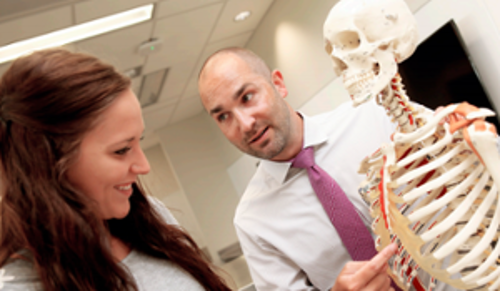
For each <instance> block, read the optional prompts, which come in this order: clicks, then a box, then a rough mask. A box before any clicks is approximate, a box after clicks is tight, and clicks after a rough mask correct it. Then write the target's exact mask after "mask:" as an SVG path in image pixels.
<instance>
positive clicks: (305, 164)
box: [292, 147, 314, 169]
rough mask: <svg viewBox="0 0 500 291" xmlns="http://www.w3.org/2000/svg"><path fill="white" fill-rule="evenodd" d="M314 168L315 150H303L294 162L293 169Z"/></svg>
mask: <svg viewBox="0 0 500 291" xmlns="http://www.w3.org/2000/svg"><path fill="white" fill-rule="evenodd" d="M312 166H314V148H313V147H307V148H303V149H302V150H301V151H300V153H299V154H298V155H297V156H296V157H295V158H294V159H293V160H292V167H295V168H304V169H308V168H311V167H312Z"/></svg>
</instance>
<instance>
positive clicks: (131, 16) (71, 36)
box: [0, 4, 154, 63]
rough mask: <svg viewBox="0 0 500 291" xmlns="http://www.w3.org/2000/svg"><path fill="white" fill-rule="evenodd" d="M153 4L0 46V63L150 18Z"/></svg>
mask: <svg viewBox="0 0 500 291" xmlns="http://www.w3.org/2000/svg"><path fill="white" fill-rule="evenodd" d="M153 7H154V5H153V4H148V5H145V6H142V7H138V8H135V9H131V10H128V11H125V12H121V13H117V14H114V15H110V16H107V17H103V18H99V19H96V20H93V21H89V22H86V23H82V24H79V25H76V26H72V27H69V28H66V29H62V30H58V31H54V32H51V33H48V34H45V35H41V36H37V37H34V38H31V39H27V40H24V41H20V42H16V43H13V44H9V45H6V46H4V47H0V63H4V62H7V61H10V60H13V59H15V58H17V57H19V56H21V55H24V54H27V53H30V52H32V51H35V50H40V49H46V48H51V47H58V46H62V45H65V44H68V43H72V42H76V41H79V40H83V39H86V38H90V37H93V36H96V35H100V34H104V33H107V32H110V31H113V30H117V29H120V28H123V27H127V26H130V25H133V24H137V23H140V22H143V21H146V20H149V19H151V17H152V13H153Z"/></svg>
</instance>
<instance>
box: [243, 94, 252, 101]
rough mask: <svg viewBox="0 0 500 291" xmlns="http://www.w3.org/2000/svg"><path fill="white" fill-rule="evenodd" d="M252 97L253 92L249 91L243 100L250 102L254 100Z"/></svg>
mask: <svg viewBox="0 0 500 291" xmlns="http://www.w3.org/2000/svg"><path fill="white" fill-rule="evenodd" d="M252 97H253V94H252V93H248V94H245V95H243V98H242V99H243V102H248V101H250V100H252Z"/></svg>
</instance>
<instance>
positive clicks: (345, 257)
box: [234, 101, 395, 290]
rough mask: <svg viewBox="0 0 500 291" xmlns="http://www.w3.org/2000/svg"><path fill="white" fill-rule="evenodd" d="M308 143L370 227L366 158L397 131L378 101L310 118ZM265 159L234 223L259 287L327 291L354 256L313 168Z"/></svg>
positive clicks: (306, 121)
mask: <svg viewBox="0 0 500 291" xmlns="http://www.w3.org/2000/svg"><path fill="white" fill-rule="evenodd" d="M303 120H304V147H308V146H314V148H315V160H316V163H317V164H318V165H319V166H320V167H321V168H323V169H324V170H325V171H326V172H328V173H329V174H330V175H331V176H332V177H333V178H334V179H335V180H336V181H337V183H338V184H339V185H340V186H341V187H342V189H343V190H344V192H345V193H346V195H347V196H348V197H349V199H350V200H351V201H352V203H353V204H354V206H355V207H356V208H357V210H358V212H359V213H360V215H361V217H362V219H363V221H364V222H365V225H366V226H367V227H370V224H371V217H370V214H369V208H368V206H367V205H366V204H365V202H364V201H363V200H362V198H361V196H360V195H359V194H358V186H359V184H360V183H361V182H362V181H363V179H364V175H360V174H358V173H357V170H358V167H359V165H360V162H361V161H362V159H363V158H364V157H366V156H367V155H369V154H371V153H373V152H374V151H375V150H377V149H378V148H379V147H380V146H381V145H382V143H387V142H389V137H390V135H391V134H392V133H393V132H394V130H395V125H394V124H392V123H391V122H390V120H389V118H388V117H387V116H386V114H385V112H384V111H383V108H382V107H380V106H378V105H376V104H375V102H374V101H370V102H368V103H367V104H363V105H361V106H359V107H357V108H353V107H352V105H351V104H350V103H345V104H343V105H340V106H339V107H338V108H337V109H335V110H333V111H331V112H327V113H324V114H321V115H317V116H314V117H307V116H304V115H303ZM290 165H291V163H290V162H272V161H267V160H262V161H261V162H260V165H259V167H258V169H257V172H256V173H255V175H254V177H253V178H252V180H251V181H250V183H249V185H248V187H247V189H246V191H245V193H244V194H243V197H242V198H241V201H240V203H239V205H238V208H237V210H236V216H235V219H234V223H235V226H236V231H237V234H238V237H239V239H240V243H241V245H242V248H243V251H244V254H245V257H246V260H247V262H248V264H249V267H250V272H251V274H252V278H253V280H254V283H255V286H256V287H257V290H318V289H319V290H327V289H329V288H331V287H332V286H333V284H334V283H335V279H336V277H337V275H338V274H339V273H340V271H341V270H342V268H343V267H344V265H345V264H346V263H347V262H348V261H350V260H351V257H350V256H349V254H348V252H347V250H346V249H345V247H344V246H343V244H342V242H341V240H340V238H339V237H338V235H337V231H336V230H335V228H334V227H333V225H332V223H331V222H330V219H329V218H328V216H327V214H326V213H325V211H324V210H323V207H322V205H321V203H320V202H319V200H318V198H317V197H316V194H315V193H314V190H313V189H312V186H311V184H310V182H309V178H308V176H307V172H306V170H298V169H291V170H290V171H289V169H290Z"/></svg>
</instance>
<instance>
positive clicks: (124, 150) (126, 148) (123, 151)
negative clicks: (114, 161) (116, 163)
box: [115, 147, 131, 155]
mask: <svg viewBox="0 0 500 291" xmlns="http://www.w3.org/2000/svg"><path fill="white" fill-rule="evenodd" d="M130 149H131V148H130V147H124V148H122V149H119V150H117V151H115V154H117V155H124V154H126V153H127V152H128V151H130Z"/></svg>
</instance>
